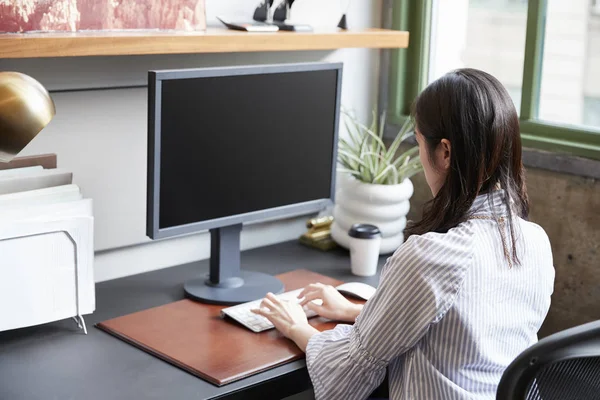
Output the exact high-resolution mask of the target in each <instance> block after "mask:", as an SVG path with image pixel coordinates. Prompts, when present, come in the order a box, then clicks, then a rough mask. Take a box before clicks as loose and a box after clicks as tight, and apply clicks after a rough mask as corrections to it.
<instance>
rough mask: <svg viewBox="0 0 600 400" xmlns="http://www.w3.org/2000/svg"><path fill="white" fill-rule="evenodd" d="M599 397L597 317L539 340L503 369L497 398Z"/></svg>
mask: <svg viewBox="0 0 600 400" xmlns="http://www.w3.org/2000/svg"><path fill="white" fill-rule="evenodd" d="M571 399H572V400H580V399H581V400H587V399H600V320H598V321H594V322H590V323H587V324H583V325H579V326H576V327H574V328H570V329H566V330H564V331H561V332H558V333H555V334H553V335H550V336H548V337H545V338H543V339H541V340H540V341H539V342H538V343H536V344H534V345H533V346H531V347H529V348H528V349H526V350H525V351H523V352H522V353H521V354H520V355H519V356H518V357H517V358H516V359H515V360H514V361H513V362H512V363H511V364H510V365H509V366H508V368H506V370H505V371H504V374H503V375H502V378H501V379H500V383H499V385H498V391H497V392H496V400H571Z"/></svg>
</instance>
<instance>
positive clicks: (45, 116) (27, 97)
mask: <svg viewBox="0 0 600 400" xmlns="http://www.w3.org/2000/svg"><path fill="white" fill-rule="evenodd" d="M55 113H56V109H55V107H54V102H53V101H52V98H51V97H50V94H49V93H48V91H47V90H46V88H44V86H42V84H41V83H39V82H38V81H37V80H35V79H33V78H32V77H30V76H28V75H25V74H22V73H20V72H0V162H10V161H11V160H12V159H13V158H14V157H15V156H16V155H17V154H19V153H20V152H21V150H23V149H24V148H25V146H27V145H28V144H29V142H31V141H32V140H33V138H34V137H36V136H37V134H38V133H40V131H41V130H42V129H44V127H45V126H46V125H48V123H49V122H50V121H51V120H52V118H53V117H54V114H55Z"/></svg>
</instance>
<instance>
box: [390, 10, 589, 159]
mask: <svg viewBox="0 0 600 400" xmlns="http://www.w3.org/2000/svg"><path fill="white" fill-rule="evenodd" d="M432 3H433V1H432V0H420V1H415V0H394V7H393V17H392V29H397V30H403V31H408V32H409V33H410V42H409V46H408V48H407V49H399V50H394V52H393V54H392V57H391V66H390V67H391V68H390V77H389V85H390V88H389V89H390V90H389V100H388V116H389V119H388V121H389V122H390V123H391V124H393V125H402V123H403V122H404V121H405V119H406V118H407V116H408V115H409V114H410V106H411V104H412V101H413V100H414V99H415V97H416V96H417V95H418V94H419V93H420V92H421V90H423V89H424V88H425V86H426V85H427V83H428V73H429V55H430V38H431V16H432ZM547 5H548V0H529V1H528V10H527V27H526V38H525V58H524V65H523V83H522V89H521V110H520V123H521V139H522V140H523V145H524V146H525V147H530V148H535V149H541V150H546V151H552V152H558V153H568V154H572V155H576V156H581V157H586V158H592V159H596V160H600V129H597V128H593V127H584V126H571V125H564V124H558V123H550V122H546V121H541V120H539V119H537V115H538V109H539V101H540V83H541V77H542V60H543V51H544V37H545V25H546V10H547Z"/></svg>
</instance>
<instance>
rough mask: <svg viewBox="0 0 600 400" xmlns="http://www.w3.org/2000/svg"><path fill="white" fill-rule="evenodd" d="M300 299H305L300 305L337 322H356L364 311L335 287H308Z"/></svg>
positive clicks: (314, 285)
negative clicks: (318, 302)
mask: <svg viewBox="0 0 600 400" xmlns="http://www.w3.org/2000/svg"><path fill="white" fill-rule="evenodd" d="M298 298H300V299H302V298H304V300H302V302H301V303H300V305H302V306H304V305H306V306H307V307H308V308H309V309H311V310H313V311H314V312H316V313H317V314H319V315H320V316H322V317H325V318H329V319H333V320H336V321H344V322H354V320H355V319H356V317H357V316H358V314H359V313H360V311H361V310H362V305H359V304H354V303H352V302H351V301H349V300H348V299H346V298H345V297H344V296H342V295H341V294H340V292H338V291H337V290H336V289H335V288H334V287H333V286H329V285H323V284H322V283H313V284H311V285H308V286H307V287H305V288H304V290H303V291H302V292H300V294H299V295H298ZM313 300H321V301H322V302H323V303H322V304H321V305H319V304H317V303H315V302H313Z"/></svg>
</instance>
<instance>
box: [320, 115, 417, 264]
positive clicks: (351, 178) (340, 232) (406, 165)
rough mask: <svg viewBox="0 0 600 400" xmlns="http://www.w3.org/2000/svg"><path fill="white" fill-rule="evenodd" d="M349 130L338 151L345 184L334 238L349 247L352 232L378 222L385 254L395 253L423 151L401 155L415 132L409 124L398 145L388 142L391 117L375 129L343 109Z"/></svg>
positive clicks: (336, 210)
mask: <svg viewBox="0 0 600 400" xmlns="http://www.w3.org/2000/svg"><path fill="white" fill-rule="evenodd" d="M342 116H343V118H344V120H345V121H344V122H345V125H346V129H347V131H348V137H347V138H346V139H343V138H341V139H340V142H339V149H338V162H339V163H340V165H341V166H340V167H339V168H338V172H339V173H340V174H339V180H338V186H337V190H336V200H335V205H334V208H333V217H334V220H333V223H332V225H331V237H332V238H333V240H335V241H336V242H337V243H338V244H339V245H340V246H342V247H345V248H348V242H349V237H348V230H349V229H350V227H351V226H352V225H353V224H356V223H365V224H372V225H375V226H377V227H378V228H379V230H380V231H381V235H382V241H381V249H380V254H389V253H392V252H394V251H395V250H396V249H397V248H398V247H399V246H400V245H401V244H402V242H403V241H404V233H403V232H404V228H405V227H406V214H407V213H408V211H409V209H410V202H409V200H410V197H411V196H412V194H413V185H412V182H411V181H410V177H412V176H413V175H415V174H416V173H418V172H420V171H421V170H422V165H421V162H420V160H419V157H418V147H417V146H413V147H411V148H410V149H408V150H406V151H404V152H399V148H400V144H401V143H402V142H403V141H404V140H405V139H407V138H408V137H409V136H411V135H413V134H414V130H413V128H412V123H411V121H410V120H407V121H406V122H405V123H404V125H403V126H402V128H401V129H400V131H399V132H398V134H397V135H396V137H395V138H394V140H393V141H392V143H391V144H390V145H389V146H386V144H385V142H384V140H383V129H384V125H385V114H384V115H382V117H381V118H380V120H379V123H378V122H377V118H376V115H375V113H373V122H372V123H371V126H370V127H367V126H366V125H364V124H362V123H361V122H360V121H359V120H358V119H357V118H356V117H355V116H354V115H352V114H350V113H348V112H346V111H343V112H342Z"/></svg>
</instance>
